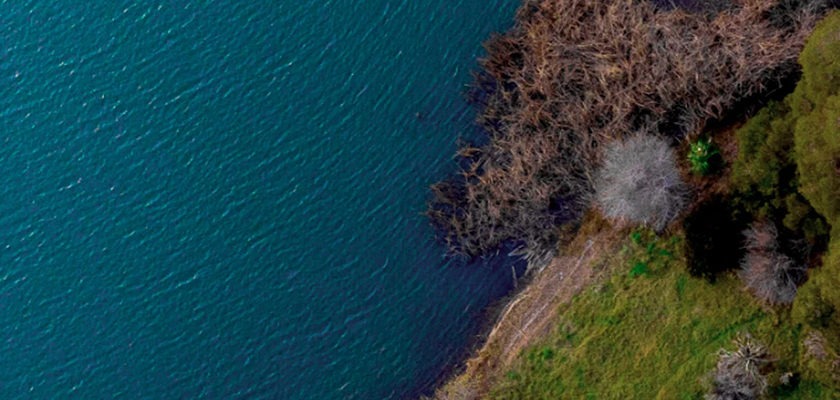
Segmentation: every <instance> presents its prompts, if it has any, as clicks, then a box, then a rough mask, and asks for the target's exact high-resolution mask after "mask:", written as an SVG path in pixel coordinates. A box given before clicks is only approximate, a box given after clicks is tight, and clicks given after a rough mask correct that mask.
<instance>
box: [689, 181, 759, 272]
mask: <svg viewBox="0 0 840 400" xmlns="http://www.w3.org/2000/svg"><path fill="white" fill-rule="evenodd" d="M746 226H747V224H746V222H745V218H744V216H743V215H742V214H741V213H738V212H736V210H735V209H734V208H733V207H732V206H731V205H730V204H729V201H728V199H725V198H712V199H710V200H708V201H706V202H704V203H703V204H701V205H699V206H698V207H697V209H696V210H695V211H694V212H693V213H692V214H691V215H689V216H688V217H686V219H685V221H684V228H685V242H684V243H685V255H686V258H687V260H686V261H687V266H688V272H689V273H690V274H691V276H694V277H698V278H699V277H702V278H706V279H708V280H710V281H713V280H714V278H715V275H717V274H718V273H720V272H722V271H725V270H728V269H732V268H735V267H736V266H738V262H739V260H740V259H741V256H742V254H743V250H742V244H743V237H742V236H741V231H743V230H744V229H745V228H746Z"/></svg>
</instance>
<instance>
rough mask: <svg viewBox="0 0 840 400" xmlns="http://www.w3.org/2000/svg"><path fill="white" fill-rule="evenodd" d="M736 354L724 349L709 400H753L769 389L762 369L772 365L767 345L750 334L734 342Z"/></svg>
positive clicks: (707, 396) (719, 357) (739, 337)
mask: <svg viewBox="0 0 840 400" xmlns="http://www.w3.org/2000/svg"><path fill="white" fill-rule="evenodd" d="M735 346H736V348H737V349H736V350H735V351H729V350H724V349H721V350H720V352H719V353H718V363H717V367H716V368H715V371H714V373H713V382H712V389H711V391H710V392H709V393H708V394H707V395H706V399H707V400H753V399H757V398H759V397H760V396H761V395H762V394H763V393H764V392H765V391H766V390H767V378H766V377H765V376H764V375H763V373H762V369H763V368H764V367H765V366H767V365H768V364H769V363H770V355H769V353H768V352H767V349H766V348H765V347H764V345H762V344H760V343H758V342H756V341H755V340H753V339H752V337H750V336H749V335H748V334H747V335H739V336H738V338H736V339H735Z"/></svg>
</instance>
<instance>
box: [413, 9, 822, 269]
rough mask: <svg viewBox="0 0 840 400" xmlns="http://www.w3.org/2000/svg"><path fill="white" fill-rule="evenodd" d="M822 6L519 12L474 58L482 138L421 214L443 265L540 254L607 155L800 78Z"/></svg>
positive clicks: (689, 131)
mask: <svg viewBox="0 0 840 400" xmlns="http://www.w3.org/2000/svg"><path fill="white" fill-rule="evenodd" d="M827 6H828V1H827V0H800V1H793V0H741V1H733V2H732V4H731V6H729V7H727V8H726V9H724V10H722V11H719V12H717V13H715V14H710V13H690V12H687V11H684V10H680V9H673V10H665V9H660V8H657V7H656V6H655V5H654V4H653V3H651V2H649V1H645V0H603V1H591V0H551V1H548V0H546V1H535V0H528V1H526V2H525V3H524V4H523V5H522V6H521V7H520V9H519V10H518V12H517V14H516V24H515V26H514V27H513V28H512V29H511V30H510V31H509V32H507V33H505V34H503V35H499V36H495V37H493V38H491V39H490V40H489V41H488V42H487V43H486V44H485V46H486V49H487V56H486V58H484V59H483V60H480V64H481V67H482V72H481V73H479V74H477V78H476V83H475V90H476V92H475V93H476V94H477V95H476V96H475V99H476V100H477V102H478V105H479V107H480V113H479V115H478V118H477V122H478V124H479V125H480V126H481V127H482V128H484V130H486V132H487V133H488V135H489V141H488V143H487V144H485V145H482V146H473V145H464V146H463V147H462V148H461V149H460V150H459V153H458V154H459V157H460V158H461V161H462V162H461V165H462V167H463V168H462V170H461V171H460V172H459V173H458V174H457V175H455V176H453V177H451V178H449V179H447V180H445V181H442V182H439V183H437V184H435V185H433V186H432V192H433V199H432V201H431V202H430V204H429V208H428V215H429V217H430V219H431V221H432V223H433V225H435V227H436V228H438V232H439V234H440V237H441V239H442V240H443V241H444V242H445V243H446V244H447V245H448V246H449V249H450V250H451V252H452V253H453V254H459V255H467V256H474V255H478V254H482V253H483V252H486V251H488V250H490V249H493V248H494V247H496V246H498V245H499V244H500V243H501V242H503V241H505V240H510V239H515V240H522V241H524V243H525V244H526V247H527V248H528V249H529V250H530V251H531V253H532V254H542V253H546V252H550V251H551V250H552V249H553V248H554V246H555V243H556V240H557V235H558V233H557V232H558V229H557V228H558V226H559V225H561V224H562V223H564V222H568V221H574V220H575V219H576V218H577V217H578V216H579V215H580V213H581V212H582V210H583V209H584V208H586V207H587V206H588V204H589V198H590V197H591V196H590V194H591V191H592V186H593V183H592V177H593V174H594V169H595V167H596V166H597V165H598V164H599V162H600V159H601V157H602V149H603V148H604V145H605V144H606V143H608V142H610V141H612V140H615V139H621V138H625V137H628V136H629V135H631V134H634V133H652V134H657V135H662V136H666V137H669V138H672V139H673V140H679V139H682V138H684V137H686V136H691V135H694V134H697V133H699V132H701V131H702V130H703V129H704V127H706V126H707V125H708V124H709V123H710V122H712V121H716V120H720V119H722V118H724V117H726V116H727V112H731V110H733V109H735V108H736V107H737V106H739V105H740V104H742V103H743V102H745V101H746V100H748V99H751V98H755V97H756V96H759V95H763V94H767V93H768V92H770V91H772V90H774V89H776V88H778V87H779V86H780V85H781V83H782V81H783V80H784V79H785V78H786V77H792V76H794V75H795V74H796V73H797V71H798V70H797V64H796V59H797V56H798V54H799V53H800V51H801V50H802V47H803V44H804V42H805V39H806V37H807V36H808V34H809V33H810V32H811V30H812V28H813V26H814V24H815V22H816V21H817V20H818V19H819V17H820V15H822V13H823V11H824V10H825V8H826V7H827Z"/></svg>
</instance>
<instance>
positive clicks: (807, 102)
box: [791, 12, 840, 225]
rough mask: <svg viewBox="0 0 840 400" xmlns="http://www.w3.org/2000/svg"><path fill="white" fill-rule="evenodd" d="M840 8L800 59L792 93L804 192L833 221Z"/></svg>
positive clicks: (838, 161) (838, 164) (839, 152)
mask: <svg viewBox="0 0 840 400" xmlns="http://www.w3.org/2000/svg"><path fill="white" fill-rule="evenodd" d="M838 59H840V12H834V13H832V14H830V15H829V16H828V17H826V18H825V20H823V21H822V22H821V23H820V24H819V25H818V26H817V28H816V29H815V30H814V33H813V35H812V36H811V37H810V38H809V39H808V42H807V45H806V47H805V49H804V50H803V52H802V55H801V56H800V58H799V62H800V63H801V64H802V71H803V74H802V80H801V81H800V82H799V84H798V85H797V87H796V91H795V92H794V93H793V95H792V96H791V97H792V99H791V104H792V107H793V114H794V116H795V117H797V121H796V126H795V134H794V140H795V145H796V151H795V158H796V166H797V168H798V172H799V185H800V192H801V193H802V194H803V195H804V196H805V197H806V198H807V199H808V201H809V202H810V203H811V205H813V207H814V208H815V209H816V210H817V212H819V213H820V214H821V215H822V216H823V217H825V218H826V219H827V220H828V222H829V223H830V224H832V225H835V224H836V222H837V221H838V219H840V62H838V61H837V60H838Z"/></svg>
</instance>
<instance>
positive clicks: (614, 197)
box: [594, 135, 688, 231]
mask: <svg viewBox="0 0 840 400" xmlns="http://www.w3.org/2000/svg"><path fill="white" fill-rule="evenodd" d="M594 190H595V202H596V203H597V205H598V207H599V208H600V209H601V211H602V212H603V213H604V215H605V216H607V217H609V218H612V219H615V220H619V221H628V222H632V223H635V224H639V225H646V226H649V227H651V228H653V229H655V230H657V231H662V230H663V229H664V228H665V226H667V225H668V223H669V222H671V220H673V219H674V218H675V217H677V216H678V215H679V214H680V213H681V212H682V211H683V208H684V207H685V205H686V204H687V202H688V195H687V193H688V190H687V187H686V185H685V183H684V182H683V180H682V178H681V177H680V171H679V169H678V168H677V163H676V160H675V159H674V150H673V149H672V148H671V147H670V146H669V145H668V142H666V141H664V140H662V139H660V138H658V137H656V136H653V135H636V136H633V137H631V138H629V139H627V140H624V141H616V142H613V143H610V144H609V145H607V149H606V151H605V155H604V162H603V165H602V166H601V167H600V168H598V171H597V173H596V174H595V180H594Z"/></svg>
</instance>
